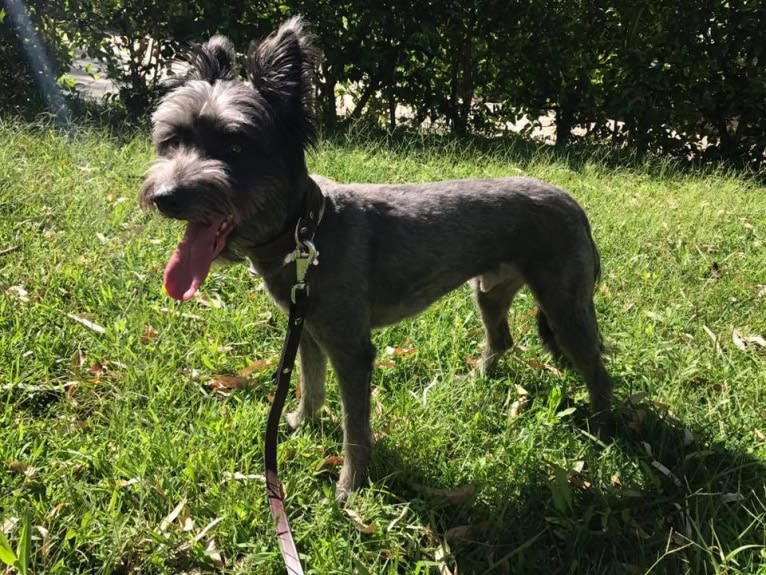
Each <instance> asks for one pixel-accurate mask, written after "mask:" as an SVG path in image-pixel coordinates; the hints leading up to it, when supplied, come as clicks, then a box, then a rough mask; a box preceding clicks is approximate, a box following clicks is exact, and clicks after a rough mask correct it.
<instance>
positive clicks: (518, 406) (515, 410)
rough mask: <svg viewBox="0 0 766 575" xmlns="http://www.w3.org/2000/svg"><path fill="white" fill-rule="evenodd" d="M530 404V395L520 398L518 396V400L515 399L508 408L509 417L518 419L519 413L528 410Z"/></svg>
mask: <svg viewBox="0 0 766 575" xmlns="http://www.w3.org/2000/svg"><path fill="white" fill-rule="evenodd" d="M528 406H529V396H528V395H523V396H521V397H520V398H518V399H517V400H516V401H514V402H513V403H512V404H511V407H510V409H509V410H508V417H510V418H511V419H516V418H517V417H518V416H519V415H521V414H522V412H524V410H526V408H527V407H528Z"/></svg>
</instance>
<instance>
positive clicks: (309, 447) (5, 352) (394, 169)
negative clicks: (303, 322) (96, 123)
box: [0, 122, 766, 575]
mask: <svg viewBox="0 0 766 575" xmlns="http://www.w3.org/2000/svg"><path fill="white" fill-rule="evenodd" d="M0 139H1V140H2V142H3V145H2V147H0V214H1V215H2V217H1V218H0V524H1V525H0V530H1V532H2V534H3V535H4V538H5V539H7V542H6V541H4V539H3V538H0V559H3V560H5V561H13V555H20V557H19V558H18V560H17V561H18V564H19V565H20V568H19V569H18V571H19V572H24V569H26V568H27V567H28V572H29V573H40V574H42V573H49V574H72V573H115V574H128V573H141V574H144V573H148V574H153V573H158V574H159V573H167V574H171V573H173V574H175V573H189V574H192V573H218V572H221V573H242V574H244V573H256V574H272V573H280V572H281V570H282V567H281V558H280V555H279V550H278V546H277V541H276V537H275V535H274V532H273V526H272V524H271V520H270V517H269V512H268V507H267V503H266V497H265V489H264V485H263V482H262V479H261V474H262V473H263V469H262V452H263V445H262V443H263V433H264V427H265V420H266V415H267V412H268V409H269V396H270V393H271V388H270V370H271V369H273V367H274V362H275V360H276V356H277V354H278V351H279V347H280V345H281V338H282V335H283V331H284V326H285V319H284V317H283V316H282V314H281V313H280V312H279V310H278V309H277V308H276V307H275V306H274V305H273V304H272V303H271V302H270V301H269V299H268V297H267V295H266V294H265V292H264V289H263V286H262V285H261V283H260V282H259V281H258V280H257V279H253V278H251V277H250V276H249V274H248V273H247V270H246V269H245V267H244V266H239V267H229V268H224V267H221V268H218V269H216V270H214V272H213V273H212V274H211V276H210V277H209V278H208V281H207V282H206V284H205V286H204V287H203V290H202V293H201V295H200V297H197V298H195V299H194V300H192V301H191V302H189V303H185V304H178V303H176V302H173V301H171V299H170V298H168V297H167V296H166V295H164V294H163V293H162V290H161V278H162V270H163V267H164V264H165V262H166V261H167V258H168V256H169V255H170V252H171V250H172V248H173V246H174V245H175V242H176V241H177V239H178V238H179V235H180V233H181V227H180V225H179V224H177V223H176V224H174V223H171V222H168V221H164V220H162V219H161V218H159V217H156V216H155V215H153V214H150V213H143V212H141V211H140V210H139V209H138V207H137V202H136V196H137V190H138V187H139V185H140V182H141V174H142V173H143V172H144V170H145V169H146V168H147V166H148V164H149V162H150V160H151V157H152V152H151V149H150V146H149V143H148V137H147V135H146V134H145V133H141V132H139V133H137V134H135V135H128V136H125V135H120V136H114V135H110V134H108V133H105V132H99V131H96V130H91V129H83V130H81V131H80V132H79V133H78V134H76V135H74V136H73V137H71V138H69V139H64V138H61V137H59V136H57V135H56V134H55V133H54V132H53V131H51V130H48V129H45V128H44V127H40V126H25V125H21V124H18V123H15V122H4V123H2V122H0ZM309 164H310V168H311V170H312V171H315V172H317V173H322V174H324V175H326V176H329V177H332V178H335V179H338V180H343V181H370V182H383V181H389V182H401V181H428V180H434V179H442V178H462V177H488V176H506V175H517V174H527V175H531V176H535V177H539V178H541V179H545V180H548V181H551V182H553V183H555V184H557V185H560V186H562V187H564V188H566V189H567V190H569V191H570V192H571V193H572V194H573V195H574V196H575V197H576V198H577V199H578V200H579V201H580V202H581V204H582V205H583V206H584V207H585V209H586V211H587V212H588V214H589V217H590V219H591V223H592V226H593V232H594V236H595V238H596V241H597V243H598V245H599V247H600V250H601V257H602V264H603V277H602V280H601V283H600V285H599V288H598V293H597V298H596V307H597V312H598V315H599V319H600V324H601V329H602V332H603V336H604V341H605V344H606V347H607V353H608V356H607V365H608V369H609V370H610V372H611V373H612V374H613V376H614V378H615V380H616V382H617V391H616V401H615V411H616V413H617V418H618V421H619V426H618V432H617V434H616V437H615V439H614V441H613V442H610V443H608V444H603V443H601V442H599V441H598V440H597V439H595V438H594V437H593V436H591V435H590V434H589V433H588V431H587V424H586V422H585V414H586V413H587V394H586V393H585V389H584V386H583V385H582V384H581V381H580V379H579V378H578V377H577V376H576V375H575V374H573V373H571V372H569V371H567V370H565V369H561V370H559V369H557V367H556V366H554V365H553V364H552V360H551V358H550V356H548V355H547V354H546V353H545V352H544V351H543V350H542V348H541V346H540V343H539V340H538V338H537V334H536V330H535V319H534V314H535V308H534V302H533V300H532V298H531V296H530V295H529V294H528V293H525V292H522V294H520V296H519V297H518V298H517V300H516V303H515V305H514V308H513V310H512V311H511V325H512V331H513V333H514V336H515V339H516V343H517V349H516V350H514V352H513V353H512V354H509V355H508V356H507V357H506V358H505V360H504V361H503V362H502V363H501V366H500V369H499V373H498V374H497V375H496V376H495V377H493V378H491V379H485V378H482V377H479V376H478V375H477V374H476V373H475V372H474V369H473V366H474V363H475V358H477V357H478V354H479V350H480V344H481V335H482V334H481V329H480V324H479V320H478V318H477V314H476V311H475V310H474V308H473V305H472V302H471V298H470V294H469V290H468V288H467V287H464V288H461V289H459V290H457V291H456V292H455V293H453V294H452V295H450V296H449V297H447V298H445V299H443V300H441V301H440V302H438V303H437V304H435V305H434V306H433V307H431V308H430V309H429V310H428V311H427V312H426V313H424V314H422V315H421V316H419V317H417V318H415V319H412V320H410V321H407V322H404V323H402V324H400V325H398V326H395V327H391V328H389V329H385V330H383V331H380V332H378V333H377V334H376V336H375V342H376V345H377V347H378V358H377V364H378V369H377V370H376V372H375V374H374V379H373V383H374V392H373V428H374V432H375V437H376V440H377V443H376V449H375V455H374V460H373V465H372V469H371V479H370V483H369V485H368V487H366V488H365V489H363V490H362V491H361V492H359V493H358V494H357V495H355V496H354V497H353V498H352V500H351V501H350V503H349V506H348V508H347V509H346V510H340V509H338V508H337V507H336V505H335V503H334V502H333V489H334V480H335V478H336V476H337V472H338V469H339V466H338V456H339V455H340V447H341V429H340V405H339V398H338V393H337V385H336V383H335V380H334V379H333V378H332V377H331V378H330V380H329V390H328V406H327V410H326V412H325V413H324V414H323V416H322V418H321V420H320V421H319V422H318V423H317V424H314V425H309V426H306V427H303V428H301V429H300V430H299V431H298V432H297V433H296V434H294V435H291V436H287V435H286V434H285V435H283V437H282V444H281V447H280V468H281V474H282V478H283V481H284V483H285V489H286V492H287V496H288V498H287V509H288V513H289V514H290V516H291V521H292V525H293V531H294V534H295V536H296V540H297V545H298V548H299V550H300V551H301V554H302V558H303V562H304V565H305V566H306V567H307V568H308V569H309V570H310V572H313V573H318V574H325V573H339V574H341V573H342V574H346V573H359V574H365V573H370V574H377V573H421V574H426V573H429V574H430V573H434V574H436V573H438V574H439V575H447V574H452V575H455V574H457V573H460V574H468V573H487V574H492V573H499V574H507V573H524V574H536V573H545V574H558V573H591V574H612V573H613V574H629V575H630V574H638V573H669V574H680V573H689V574H694V575H697V574H704V573H719V574H726V575H732V574H737V573H748V574H755V573H760V574H765V573H766V420H765V419H764V415H765V414H766V397H764V396H765V395H766V342H764V339H763V338H764V337H766V246H765V245H764V243H765V242H766V188H764V187H762V186H759V185H758V184H757V183H755V182H754V181H753V180H749V179H747V178H745V177H743V176H738V175H736V174H727V173H725V172H723V171H707V172H704V173H703V172H693V171H692V172H690V171H683V170H680V169H677V168H676V167H674V166H673V165H672V164H670V163H667V162H662V161H653V162H638V161H624V162H620V161H616V160H614V159H613V158H610V157H608V156H604V155H603V154H598V153H595V152H594V153H593V154H592V155H590V156H588V155H583V154H572V155H570V156H564V155H554V154H552V153H551V152H549V151H546V150H537V151H534V150H529V148H528V147H527V146H524V145H521V144H517V145H514V144H513V142H498V143H494V144H487V143H481V142H478V141H474V140H464V141H459V140H455V139H450V138H445V139H440V138H435V137H434V138H419V137H415V136H410V137H397V138H391V139H385V138H378V139H375V138H373V137H370V136H364V135H359V134H353V133H352V134H350V135H345V136H336V137H333V138H330V139H328V140H325V141H323V142H322V143H321V144H320V146H319V149H318V151H317V152H315V153H312V154H311V155H310V157H309ZM290 402H291V404H294V402H295V399H294V395H293V396H292V397H291V399H290ZM8 572H11V573H12V572H14V570H13V569H9V570H8Z"/></svg>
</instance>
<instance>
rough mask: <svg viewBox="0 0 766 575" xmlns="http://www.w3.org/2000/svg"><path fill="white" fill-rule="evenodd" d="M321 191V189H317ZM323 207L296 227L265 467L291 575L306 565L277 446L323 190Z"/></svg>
mask: <svg viewBox="0 0 766 575" xmlns="http://www.w3.org/2000/svg"><path fill="white" fill-rule="evenodd" d="M315 190H316V191H319V189H318V188H315ZM319 197H320V198H321V199H320V202H321V203H320V206H319V209H316V207H315V208H314V209H311V208H308V209H307V213H306V214H304V215H303V217H301V218H300V219H299V220H298V225H297V226H296V228H295V236H294V242H295V243H294V244H293V245H295V246H296V247H295V250H294V251H293V252H292V253H291V254H289V258H290V259H291V260H294V261H295V283H294V284H293V286H292V289H291V290H290V311H289V317H288V322H287V333H285V340H284V343H283V344H282V353H281V354H280V357H279V365H278V367H277V370H276V372H275V373H274V378H273V383H274V385H275V386H276V390H275V392H274V401H273V402H272V404H271V410H270V411H269V419H268V422H267V423H266V439H265V445H264V467H265V471H266V492H267V497H268V500H269V509H270V510H271V516H272V518H273V519H274V520H275V522H276V529H277V538H278V541H279V548H280V550H281V552H282V559H283V561H284V563H285V567H286V568H287V573H288V575H303V567H302V566H301V560H300V557H299V556H298V550H297V548H296V546H295V540H294V539H293V534H292V532H291V531H290V522H289V521H288V518H287V511H285V497H284V492H283V491H282V484H281V483H280V481H279V474H278V471H277V446H278V444H279V437H278V433H279V421H280V419H281V418H282V409H283V408H284V405H285V400H286V399H287V393H288V391H289V389H290V378H291V376H292V372H293V367H294V366H295V356H296V355H297V353H298V344H299V343H300V339H301V333H302V332H303V323H304V322H303V320H304V318H305V315H306V311H307V309H308V302H309V284H308V282H307V280H306V275H307V273H308V270H309V268H310V266H311V265H313V264H314V263H315V261H316V258H317V255H318V252H317V250H316V247H315V246H314V243H313V240H314V233H315V232H316V228H317V226H318V225H319V221H320V220H321V218H322V212H323V211H324V197H323V196H322V195H321V192H320V193H319Z"/></svg>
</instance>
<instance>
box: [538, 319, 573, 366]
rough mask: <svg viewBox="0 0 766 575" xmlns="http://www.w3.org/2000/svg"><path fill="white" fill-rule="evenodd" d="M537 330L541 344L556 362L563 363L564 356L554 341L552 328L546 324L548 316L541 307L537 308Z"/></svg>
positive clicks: (564, 360)
mask: <svg viewBox="0 0 766 575" xmlns="http://www.w3.org/2000/svg"><path fill="white" fill-rule="evenodd" d="M537 332H538V333H539V334H540V339H541V340H542V342H543V346H544V347H545V349H547V350H548V351H549V352H550V354H551V355H552V356H553V359H555V360H556V361H557V362H558V363H565V362H566V356H564V354H563V353H562V352H561V348H559V344H558V343H556V338H555V336H554V335H553V330H552V329H551V326H550V324H548V318H547V317H546V316H545V312H544V311H543V310H542V309H538V310H537Z"/></svg>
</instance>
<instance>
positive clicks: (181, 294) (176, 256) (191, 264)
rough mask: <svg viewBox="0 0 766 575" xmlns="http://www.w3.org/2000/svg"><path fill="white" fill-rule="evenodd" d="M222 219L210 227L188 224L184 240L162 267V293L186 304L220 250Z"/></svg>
mask: <svg viewBox="0 0 766 575" xmlns="http://www.w3.org/2000/svg"><path fill="white" fill-rule="evenodd" d="M223 219H224V217H223V216H221V217H220V218H217V219H215V220H214V221H213V222H212V223H210V224H199V223H193V222H189V224H188V225H187V226H186V233H185V234H184V237H183V239H182V240H181V242H180V243H179V244H178V247H176V249H175V251H174V252H173V255H172V256H170V260H169V261H168V265H167V266H166V267H165V277H164V281H165V291H166V292H168V294H169V295H170V296H171V297H173V298H175V299H177V300H183V301H186V300H188V299H191V298H192V296H194V294H195V293H197V290H198V289H199V286H201V285H202V282H204V281H205V278H206V277H207V274H208V272H209V271H210V265H211V264H212V263H213V260H214V259H215V258H216V257H217V256H218V254H219V253H221V250H222V249H223V244H224V242H223V241H222V238H219V237H218V229H219V227H220V225H221V223H222V222H223ZM217 240H218V241H217Z"/></svg>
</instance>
